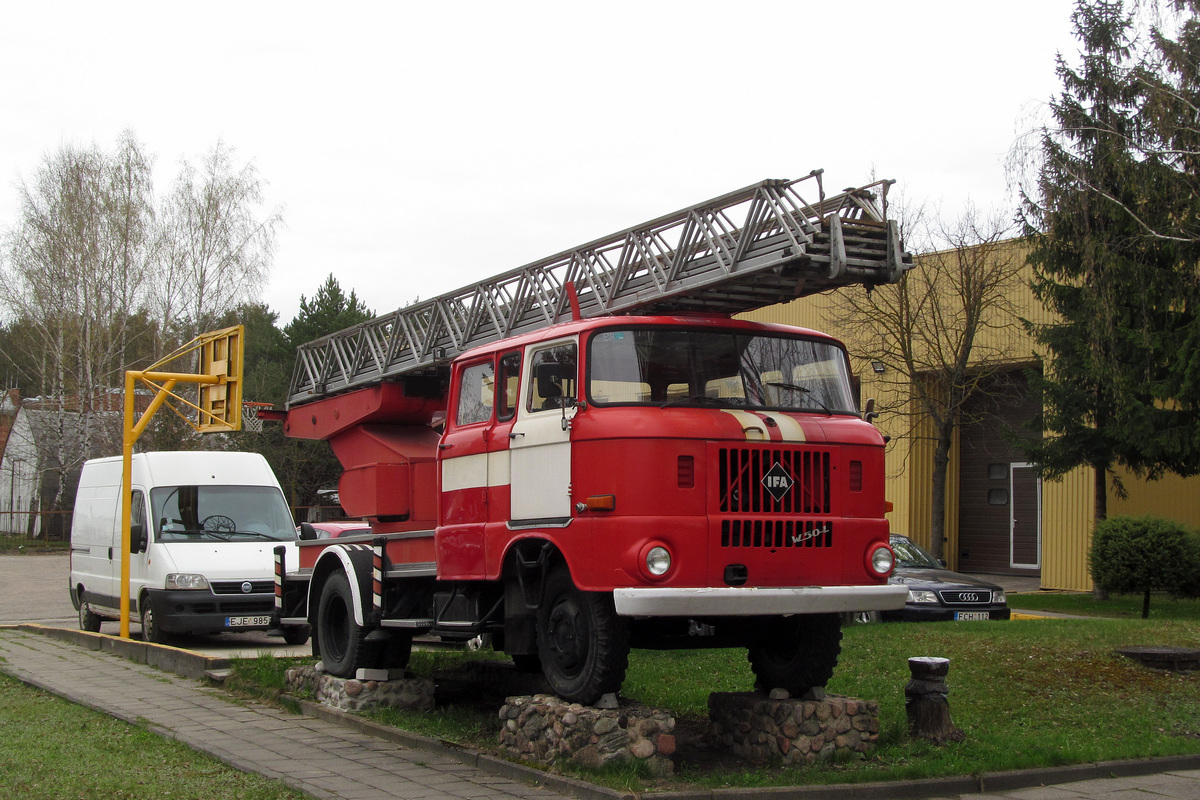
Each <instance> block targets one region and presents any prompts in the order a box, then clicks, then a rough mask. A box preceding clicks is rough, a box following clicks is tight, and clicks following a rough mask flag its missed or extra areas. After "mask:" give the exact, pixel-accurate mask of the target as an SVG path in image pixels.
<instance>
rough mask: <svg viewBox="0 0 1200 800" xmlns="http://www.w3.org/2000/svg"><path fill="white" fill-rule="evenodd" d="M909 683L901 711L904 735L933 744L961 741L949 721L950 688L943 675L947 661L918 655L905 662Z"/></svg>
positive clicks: (947, 666)
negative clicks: (904, 719) (904, 716)
mask: <svg viewBox="0 0 1200 800" xmlns="http://www.w3.org/2000/svg"><path fill="white" fill-rule="evenodd" d="M908 671H909V673H910V674H911V677H912V680H910V681H909V682H908V684H907V685H906V686H905V687H904V710H905V712H907V714H908V732H909V734H910V735H912V736H916V737H918V738H921V739H928V740H929V741H930V742H933V743H934V744H936V745H943V744H946V743H947V742H961V741H962V740H963V739H964V738H965V737H964V735H963V732H962V731H961V730H960V729H959V728H958V727H957V726H955V724H954V722H953V720H951V719H950V700H949V699H948V697H947V695H949V694H950V689H949V688H948V687H947V686H946V675H947V674H949V672H950V659H948V658H934V657H931V656H918V657H915V658H910V659H909V660H908Z"/></svg>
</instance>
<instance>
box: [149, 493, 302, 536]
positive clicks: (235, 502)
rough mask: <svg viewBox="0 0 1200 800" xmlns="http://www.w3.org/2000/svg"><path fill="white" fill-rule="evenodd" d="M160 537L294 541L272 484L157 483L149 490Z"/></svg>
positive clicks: (287, 516)
mask: <svg viewBox="0 0 1200 800" xmlns="http://www.w3.org/2000/svg"><path fill="white" fill-rule="evenodd" d="M150 505H151V507H152V508H153V511H154V532H155V535H156V537H157V538H158V540H159V541H163V542H174V541H180V542H182V541H210V542H211V541H213V540H219V541H246V540H252V539H254V540H270V541H295V539H296V527H295V523H293V522H292V515H291V512H290V511H288V507H287V503H286V502H285V501H284V499H283V493H282V492H280V491H279V490H278V489H276V488H275V487H273V486H162V487H159V488H157V489H151V490H150Z"/></svg>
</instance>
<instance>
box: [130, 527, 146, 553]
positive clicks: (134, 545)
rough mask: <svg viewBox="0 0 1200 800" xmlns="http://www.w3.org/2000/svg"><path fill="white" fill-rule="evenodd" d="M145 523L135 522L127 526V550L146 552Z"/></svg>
mask: <svg viewBox="0 0 1200 800" xmlns="http://www.w3.org/2000/svg"><path fill="white" fill-rule="evenodd" d="M146 545H147V542H146V524H145V523H143V522H137V523H134V524H133V525H130V526H129V552H131V553H144V552H146Z"/></svg>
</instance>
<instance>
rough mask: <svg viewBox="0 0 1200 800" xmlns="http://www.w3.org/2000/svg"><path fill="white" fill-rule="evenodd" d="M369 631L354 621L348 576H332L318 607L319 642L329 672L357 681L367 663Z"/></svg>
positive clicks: (343, 574) (335, 574)
mask: <svg viewBox="0 0 1200 800" xmlns="http://www.w3.org/2000/svg"><path fill="white" fill-rule="evenodd" d="M366 638H367V631H366V630H365V629H364V628H363V627H362V626H361V625H359V624H358V622H357V621H355V619H354V596H353V595H352V594H351V592H350V581H349V579H347V578H346V573H344V572H337V573H334V574H333V575H331V576H329V580H328V581H326V583H325V586H324V588H322V589H321V601H320V604H319V605H318V606H317V639H318V645H319V647H320V650H321V661H322V662H323V663H324V664H325V671H326V672H328V673H329V674H330V675H336V676H338V677H339V678H353V677H354V672H355V670H356V669H358V668H359V667H367V666H370V665H369V664H367V663H366V661H367V656H368V652H367V651H368V650H369V649H370V648H369V647H368V645H367V643H366V641H365V640H366Z"/></svg>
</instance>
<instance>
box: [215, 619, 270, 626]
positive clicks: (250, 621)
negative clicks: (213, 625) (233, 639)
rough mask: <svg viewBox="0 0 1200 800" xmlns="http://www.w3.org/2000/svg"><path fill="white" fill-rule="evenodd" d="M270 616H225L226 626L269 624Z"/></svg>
mask: <svg viewBox="0 0 1200 800" xmlns="http://www.w3.org/2000/svg"><path fill="white" fill-rule="evenodd" d="M270 624H271V618H270V617H226V618H225V627H226V628H252V627H255V626H258V625H270Z"/></svg>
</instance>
